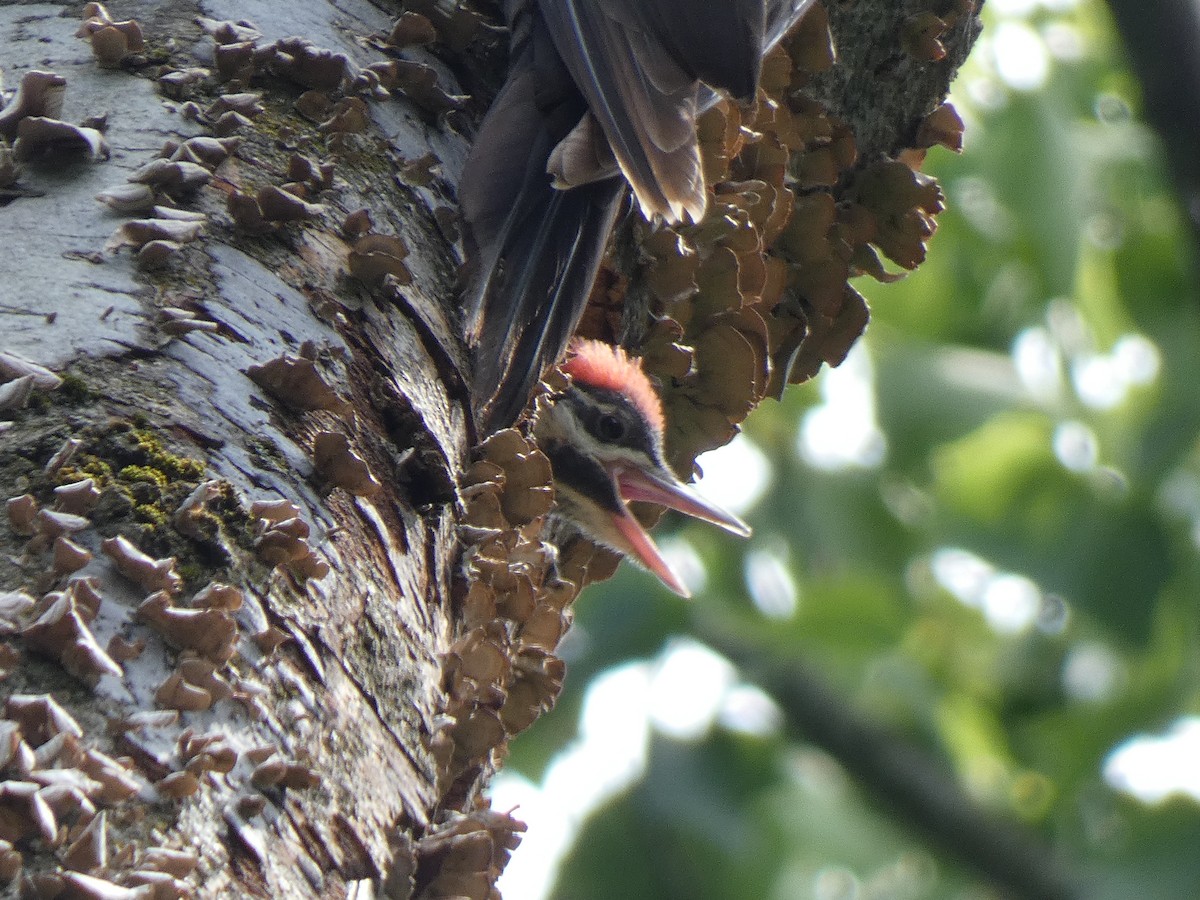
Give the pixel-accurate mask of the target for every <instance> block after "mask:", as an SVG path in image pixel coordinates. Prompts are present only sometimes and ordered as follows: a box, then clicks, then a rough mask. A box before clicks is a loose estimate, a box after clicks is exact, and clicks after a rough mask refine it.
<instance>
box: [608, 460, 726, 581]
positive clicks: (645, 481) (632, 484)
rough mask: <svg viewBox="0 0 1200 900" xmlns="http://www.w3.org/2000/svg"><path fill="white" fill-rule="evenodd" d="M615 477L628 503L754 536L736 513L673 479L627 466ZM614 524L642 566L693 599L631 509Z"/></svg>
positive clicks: (617, 469) (615, 472)
mask: <svg viewBox="0 0 1200 900" xmlns="http://www.w3.org/2000/svg"><path fill="white" fill-rule="evenodd" d="M612 475H613V478H614V479H615V481H616V483H617V491H618V492H619V493H620V495H621V499H622V500H624V501H625V502H626V503H629V502H632V501H643V502H646V503H657V504H658V505H660V506H666V507H668V508H669V509H674V510H678V511H679V512H681V513H683V514H684V515H687V516H691V517H693V518H696V519H703V520H704V521H706V522H712V523H713V524H714V525H719V526H720V527H722V528H724V529H725V530H726V531H730V532H732V533H733V534H736V535H738V537H749V536H750V526H749V525H747V524H746V523H745V522H743V521H742V520H741V519H739V518H738V517H737V516H735V515H733V513H730V512H727V511H726V510H723V509H721V507H719V506H717V505H716V504H715V503H711V502H710V501H708V500H705V499H704V498H703V497H701V496H700V495H699V494H697V493H696V492H695V491H694V490H692V489H691V488H690V487H688V486H687V485H686V484H684V483H683V482H681V481H678V480H676V479H675V478H673V477H664V476H663V475H658V474H656V473H653V472H646V471H643V470H642V469H632V468H626V467H624V466H614V467H613V469H612ZM613 524H614V525H615V526H616V528H617V530H618V531H619V532H620V533H621V535H622V536H623V537H624V538H625V539H626V540H627V541H628V542H629V545H630V547H631V549H632V550H633V552H634V555H636V556H637V558H638V560H639V561H640V562H641V563H642V565H644V566H645V567H646V568H647V569H649V570H650V571H651V572H653V573H654V574H655V575H657V576H658V578H659V580H661V581H662V583H663V584H665V585H666V586H667V587H669V588H670V589H671V590H672V591H674V592H675V593H676V594H678V595H679V596H680V597H690V596H691V595H692V594H691V591H689V590H688V589H687V586H686V585H685V584H684V583H683V580H682V579H681V578H680V577H679V576H678V575H677V574H676V573H675V572H674V570H672V569H671V567H670V566H669V565H668V564H667V561H666V560H665V559H663V556H662V552H661V551H660V550H659V549H658V547H657V545H655V543H654V540H653V539H652V538H651V537H650V535H649V534H647V533H646V529H644V528H643V527H642V526H641V523H640V522H638V520H637V519H636V518H634V516H633V514H632V513H630V512H629V510H628V509H625V510H623V511H622V512H621V513H614V514H613Z"/></svg>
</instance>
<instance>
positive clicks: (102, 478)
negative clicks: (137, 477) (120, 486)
mask: <svg viewBox="0 0 1200 900" xmlns="http://www.w3.org/2000/svg"><path fill="white" fill-rule="evenodd" d="M112 477H113V473H112V466H110V465H109V464H108V463H106V462H105V461H104V460H102V459H101V458H100V457H98V456H93V455H92V454H90V453H85V454H83V455H82V456H76V458H75V460H74V464H73V465H68V466H63V467H62V468H61V469H59V470H58V475H57V476H56V477H55V481H56V482H57V483H58V484H71V483H72V482H75V481H82V480H83V479H85V478H91V479H93V480H95V482H96V487H98V488H100V489H101V490H103V489H104V488H106V487H108V485H109V483H110V482H111V481H112Z"/></svg>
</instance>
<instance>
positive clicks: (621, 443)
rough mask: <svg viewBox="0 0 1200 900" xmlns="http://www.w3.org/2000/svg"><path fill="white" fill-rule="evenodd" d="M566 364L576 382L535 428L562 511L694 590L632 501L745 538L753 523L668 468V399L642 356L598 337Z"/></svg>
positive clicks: (666, 578) (575, 349)
mask: <svg viewBox="0 0 1200 900" xmlns="http://www.w3.org/2000/svg"><path fill="white" fill-rule="evenodd" d="M562 369H563V371H564V372H565V373H566V374H567V375H569V376H570V377H571V384H570V386H569V387H568V388H567V389H566V390H565V391H564V392H562V393H561V394H559V395H557V397H555V398H554V399H553V401H552V402H551V403H550V404H548V405H546V406H544V407H542V408H541V410H540V411H539V413H538V417H537V421H536V423H535V425H534V435H535V437H536V438H537V442H538V445H539V446H540V447H541V449H542V452H543V453H545V454H546V456H547V457H549V459H550V464H551V466H552V467H553V469H554V485H555V497H556V501H557V513H558V515H559V516H560V517H561V518H563V519H566V520H568V521H569V522H570V523H571V524H573V525H574V526H575V527H576V528H578V530H579V531H581V532H583V533H584V534H585V535H587V536H588V537H589V538H591V539H592V540H594V541H596V542H597V543H599V544H603V545H604V546H606V547H609V548H610V549H612V550H615V551H617V552H618V553H621V554H623V555H625V556H629V557H632V558H633V559H634V560H635V561H636V562H638V563H640V564H641V565H643V566H645V567H646V568H647V569H649V570H650V571H651V572H653V573H654V574H655V575H657V576H658V577H659V578H660V579H661V580H662V582H663V584H665V585H666V586H667V587H669V588H670V589H671V590H673V591H674V592H675V593H677V594H679V595H680V596H682V597H687V596H689V592H688V589H687V587H686V586H684V584H683V582H682V581H681V580H680V578H679V576H678V575H676V574H675V573H674V572H673V571H672V570H671V567H670V566H668V565H667V562H666V560H664V559H663V557H662V554H661V553H660V552H659V550H658V547H656V546H655V544H654V541H653V540H652V539H651V538H650V535H649V534H647V533H646V530H645V529H644V528H643V527H642V526H641V524H640V523H639V522H638V520H637V519H636V518H634V516H633V514H632V513H631V512H630V511H629V508H628V507H627V506H626V503H628V502H630V501H634V500H639V501H644V502H648V503H657V504H660V505H662V506H667V507H670V508H671V509H676V510H679V512H681V513H684V514H685V515H689V516H694V517H696V518H698V519H704V520H705V521H708V522H712V523H714V524H716V525H720V526H721V527H722V528H724V529H726V530H728V531H731V532H733V533H734V534H736V535H739V536H741V537H748V536H749V535H750V529H749V527H747V526H746V524H745V523H744V522H742V521H741V520H740V519H738V518H737V517H736V516H734V515H732V514H731V513H728V512H726V511H725V510H723V509H721V508H720V507H718V506H715V505H714V504H712V503H710V502H709V501H707V500H705V499H704V498H703V497H701V496H700V495H699V494H697V493H696V492H695V491H693V490H692V489H691V488H690V487H688V486H687V485H686V484H684V483H683V482H682V481H680V480H679V478H678V477H676V475H675V473H674V472H672V471H671V469H670V468H669V467H668V466H667V464H666V462H665V461H664V460H663V411H662V402H661V401H660V400H659V397H658V394H657V393H656V392H655V390H654V388H653V386H652V385H651V384H650V379H648V378H647V377H646V374H645V373H644V372H643V371H642V367H641V365H640V363H639V362H638V361H637V360H636V359H631V358H630V357H628V356H626V355H625V351H623V350H621V349H619V348H614V347H611V346H609V345H608V344H604V343H601V342H599V341H575V342H574V343H573V344H572V345H571V349H570V351H569V356H568V359H567V361H566V362H565V363H564V364H563V366H562Z"/></svg>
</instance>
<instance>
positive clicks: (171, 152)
mask: <svg viewBox="0 0 1200 900" xmlns="http://www.w3.org/2000/svg"><path fill="white" fill-rule="evenodd" d="M381 5H384V6H386V4H381ZM908 5H909V6H911V7H912V8H911V9H897V8H896V5H895V4H891V3H885V2H878V3H867V2H836V3H830V4H829V19H830V22H831V26H832V31H833V34H834V39H835V42H836V43H837V45H838V47H839V52H840V53H841V58H842V62H841V63H839V64H838V65H835V66H833V67H832V68H830V62H831V61H830V59H829V58H828V55H827V50H828V37H827V33H826V31H825V24H824V18H823V14H818V15H817V16H815V17H813V18H811V19H810V21H809V22H808V23H806V25H805V26H804V27H803V28H802V31H803V32H804V36H803V37H802V38H801V39H799V40H798V41H796V42H794V43H793V45H792V49H791V56H790V57H789V56H788V55H786V54H778V55H777V56H776V57H774V58H773V59H774V62H773V63H772V64H771V65H770V66H768V68H767V72H768V76H769V77H770V79H771V83H767V81H768V79H764V87H766V89H767V90H768V91H770V92H773V94H774V96H775V97H776V100H775V101H774V105H773V104H772V103H771V102H767V101H765V100H764V101H762V102H760V103H759V104H758V106H757V107H756V108H755V109H736V108H733V107H729V106H725V107H722V108H720V109H718V110H717V111H716V112H715V113H714V114H712V115H710V117H709V118H708V119H707V120H706V128H707V132H708V133H707V134H706V135H705V141H706V143H705V151H706V154H707V156H706V159H707V161H708V163H709V164H710V165H709V168H710V175H712V176H713V180H715V181H723V182H724V184H723V186H722V187H721V188H720V189H719V191H718V197H719V198H720V200H721V202H720V203H717V204H715V213H714V219H713V220H712V223H711V224H710V225H702V226H699V227H697V228H695V229H691V230H684V229H681V230H678V231H671V230H660V231H657V232H654V233H651V232H650V231H649V230H648V229H647V228H646V227H645V225H644V223H643V224H639V223H637V222H635V221H633V219H632V218H629V219H628V220H627V221H626V224H624V225H623V226H622V228H621V232H620V234H619V235H618V236H617V240H616V242H615V247H616V250H615V252H614V254H613V259H612V264H611V266H610V267H609V270H608V271H607V273H606V275H605V276H604V277H603V278H602V281H601V288H603V289H604V290H601V291H598V292H597V294H596V296H595V297H594V298H593V299H594V300H595V301H596V304H595V307H594V315H591V316H589V319H588V322H587V323H586V326H585V327H587V328H588V329H590V330H591V331H592V332H593V333H600V334H605V335H610V336H611V335H612V334H614V333H616V332H618V331H619V332H621V333H622V334H624V335H625V337H626V340H627V341H630V342H633V343H634V344H636V345H644V346H645V348H646V349H647V351H648V359H649V360H650V364H651V365H652V366H656V367H657V369H656V371H657V372H658V373H659V375H660V377H661V379H662V380H663V383H664V391H665V392H666V394H667V399H668V408H669V413H670V414H671V415H672V416H673V417H674V421H673V428H672V432H671V450H672V455H673V458H674V459H675V461H676V464H677V465H678V466H679V467H680V468H681V469H682V470H684V471H686V470H687V467H688V466H689V465H690V462H691V459H692V458H693V457H694V455H695V454H696V453H697V452H699V451H701V450H703V449H706V448H707V447H709V446H713V445H715V444H717V443H720V442H723V441H724V440H727V439H728V437H729V436H731V435H732V433H733V432H734V431H735V430H736V426H737V423H738V421H740V419H741V418H742V417H744V415H745V414H746V412H748V411H749V409H750V408H751V407H752V406H753V404H754V403H756V402H757V401H758V400H760V399H761V398H762V397H763V396H765V395H766V394H767V393H768V392H777V391H779V390H781V389H782V387H783V385H784V383H786V382H787V381H789V380H790V381H796V380H800V379H802V378H803V377H807V376H808V375H809V374H811V373H812V372H814V371H815V370H816V368H817V366H819V363H820V361H822V360H825V361H829V362H836V361H838V360H839V359H840V358H841V356H842V355H844V353H845V351H846V350H847V349H848V347H849V345H850V343H852V341H853V339H854V338H855V337H856V336H857V334H858V333H859V332H860V331H861V329H862V327H863V325H865V307H864V306H863V304H862V301H861V298H859V297H858V295H857V294H856V293H854V292H853V291H852V289H850V288H848V286H846V284H845V279H846V277H847V276H849V275H852V274H857V273H858V272H862V271H869V272H872V273H874V274H877V275H883V272H882V267H881V265H880V264H879V258H878V256H877V255H876V254H875V252H874V250H873V249H872V246H873V247H876V248H879V249H881V250H882V251H883V252H884V254H885V255H888V256H889V257H890V258H892V259H893V260H894V261H895V262H897V263H898V264H900V265H902V266H907V267H911V266H912V265H915V264H916V262H917V261H919V257H920V256H921V255H923V252H924V251H923V242H924V239H925V238H927V237H928V234H929V233H931V230H932V229H931V221H930V215H931V214H932V212H934V211H935V210H934V207H935V206H937V205H938V204H939V203H940V196H939V195H937V194H936V187H934V188H933V189H932V192H931V190H930V188H929V185H927V184H926V183H925V182H924V181H922V180H921V179H920V178H919V177H918V176H915V175H914V174H913V168H912V166H914V165H915V162H914V158H913V157H912V156H911V155H910V157H909V158H908V162H909V163H910V165H909V166H900V168H901V169H902V170H903V172H898V171H897V170H896V169H895V168H894V167H895V166H898V165H900V164H899V163H894V162H891V159H892V157H897V156H898V155H899V154H900V151H901V149H902V148H904V147H909V146H913V145H919V146H928V145H929V144H930V143H932V142H934V141H935V140H939V139H941V140H943V141H944V142H948V143H953V140H954V134H953V132H954V125H953V121H952V119H953V117H952V115H951V116H947V115H946V114H945V113H944V112H943V113H939V114H936V115H935V116H934V117H931V118H930V119H929V120H926V119H925V117H926V116H928V115H929V114H930V112H931V111H933V110H934V109H935V107H937V106H938V104H939V103H940V101H941V99H942V98H943V97H944V93H945V90H946V87H947V85H948V83H949V79H950V77H951V75H952V73H953V71H954V69H955V68H956V66H957V64H958V63H959V62H961V59H962V57H963V56H964V55H965V52H966V49H967V47H968V46H969V44H970V41H971V39H972V38H973V36H974V33H975V30H976V23H975V21H974V19H973V17H972V13H971V11H970V9H969V8H968V5H967V4H960V6H959V7H955V8H953V9H951V8H950V6H949V5H947V7H946V8H945V9H935V10H933V11H929V10H926V9H924V8H923V7H922V6H921V4H918V3H915V2H914V3H910V4H908ZM481 6H482V4H481ZM400 12H401V11H400V10H399V9H386V10H385V9H380V8H378V7H377V6H374V5H372V4H370V3H367V2H357V0H348V2H341V3H338V4H333V3H326V2H324V0H310V2H307V3H304V4H288V5H281V4H277V3H268V2H251V3H238V4H232V3H224V2H220V0H217V2H211V3H206V4H204V5H203V6H202V7H201V6H199V5H196V4H191V3H181V2H160V3H152V2H139V3H132V2H131V3H123V4H122V5H121V6H120V7H119V8H118V7H114V8H113V9H111V10H109V11H107V12H106V11H105V10H103V9H97V8H96V5H95V4H89V7H88V8H86V9H85V10H83V15H82V17H81V16H80V15H79V10H78V8H77V7H76V6H71V7H68V8H66V9H65V10H63V11H62V13H61V14H60V13H59V11H58V10H57V9H53V10H52V8H51V7H48V6H46V5H45V4H39V5H28V6H26V5H23V4H20V3H18V4H7V5H0V61H2V63H3V65H4V67H5V69H6V71H5V75H6V76H7V78H8V79H9V83H8V86H9V88H10V89H11V88H13V87H15V86H16V85H17V83H18V82H20V83H21V85H22V91H21V92H20V94H19V96H18V97H17V98H15V99H13V100H12V102H11V103H10V104H9V105H8V106H7V107H5V109H4V110H3V112H0V136H2V137H3V138H4V139H5V142H4V143H3V144H0V203H2V204H3V205H2V206H0V229H2V232H0V233H2V234H3V235H4V237H5V241H6V250H7V252H6V253H5V254H4V257H3V259H2V261H0V354H2V355H0V496H2V497H5V498H12V499H10V500H9V501H8V515H7V518H6V519H0V546H2V550H3V553H0V634H3V635H4V640H3V641H2V642H0V669H2V674H3V676H4V677H3V681H2V682H0V699H3V702H4V710H3V716H4V718H3V719H0V765H2V766H3V770H2V775H3V778H4V779H6V780H5V781H4V782H3V785H0V841H2V842H3V843H0V879H5V880H6V883H7V880H9V879H12V883H13V884H14V885H20V887H21V889H22V890H23V891H24V892H25V893H26V894H27V895H29V896H35V897H36V896H60V895H61V896H80V897H91V896H154V897H174V896H186V895H193V894H194V895H198V896H204V897H221V896H229V897H248V896H263V897H305V896H314V897H315V896H340V895H343V894H346V895H353V896H370V895H372V893H373V892H381V893H383V894H385V895H386V896H390V897H408V896H412V895H414V894H415V895H418V896H432V897H440V896H466V897H479V898H484V897H488V896H489V894H494V887H493V885H494V882H495V878H496V876H497V875H498V873H499V871H500V869H501V868H502V867H503V864H504V861H505V859H506V855H507V850H508V848H510V847H512V846H515V843H516V837H517V835H516V833H517V832H519V830H520V827H521V826H520V824H519V823H518V822H516V821H515V820H513V819H512V818H510V817H509V816H507V815H505V814H497V813H493V812H491V811H490V810H489V809H488V808H487V805H486V802H485V801H484V800H482V799H481V795H480V791H481V789H482V787H483V786H484V785H485V783H486V779H487V777H488V776H489V775H490V774H491V772H492V771H493V770H494V768H495V766H496V765H498V764H499V763H500V761H501V760H502V758H503V752H504V746H505V744H506V742H507V740H508V737H509V736H510V735H511V734H514V733H516V732H517V731H519V730H520V729H522V728H524V727H526V726H527V725H528V724H529V723H530V722H532V721H533V719H534V718H535V717H536V716H537V715H538V714H540V713H541V712H542V711H544V710H545V709H548V708H549V707H550V706H551V705H552V704H553V700H554V697H555V696H556V694H557V692H558V689H559V688H560V687H561V678H562V666H561V662H560V661H558V660H557V659H556V657H555V656H554V653H553V651H554V648H555V645H556V644H557V642H558V639H559V638H560V637H561V636H562V633H563V631H564V630H565V629H566V627H567V626H568V624H569V618H570V609H569V607H570V602H571V601H572V600H573V598H574V594H575V593H576V585H577V584H583V583H585V582H586V581H587V580H589V579H591V578H596V577H603V576H604V575H605V574H607V573H608V572H610V571H611V567H612V565H613V563H614V561H613V560H612V559H611V558H610V557H608V556H607V555H605V554H602V553H597V552H595V551H594V550H593V548H591V547H588V546H583V545H579V544H576V545H574V546H569V547H566V548H561V552H560V553H559V556H558V563H557V566H556V567H551V566H550V565H549V563H550V559H551V555H552V554H551V551H550V550H549V548H548V547H547V546H546V545H544V544H543V543H542V542H541V535H540V531H541V520H542V517H543V516H544V514H545V513H546V511H547V509H548V508H549V505H550V502H551V497H552V489H551V488H550V486H549V469H548V466H547V465H546V463H545V460H544V458H542V457H541V455H540V454H538V453H537V452H536V451H535V450H534V448H533V447H532V445H531V444H530V443H529V442H528V440H527V439H526V438H525V437H524V436H523V435H522V434H520V433H518V432H515V431H509V432H503V433H501V434H499V435H497V436H493V437H492V438H490V439H489V440H487V441H486V442H485V443H484V444H483V445H482V446H481V447H475V448H473V445H474V444H475V443H476V440H477V436H476V435H475V434H474V429H473V426H472V424H471V422H472V416H471V410H470V408H469V400H468V392H467V391H466V389H465V385H466V379H467V377H468V374H469V373H468V372H467V371H466V370H465V364H464V355H463V351H462V347H461V344H460V341H459V339H458V336H457V334H456V324H455V323H456V319H455V296H456V290H455V278H456V270H457V266H458V263H459V262H460V261H461V260H460V259H459V251H458V249H457V248H458V246H459V244H458V235H457V220H456V211H455V201H454V195H455V191H454V185H455V184H456V182H457V180H458V176H459V172H460V169H461V164H462V160H463V158H464V156H465V151H466V148H467V146H468V138H467V137H466V136H465V135H466V134H467V133H469V131H470V130H471V128H470V123H471V122H472V121H473V120H477V118H478V116H479V114H480V113H481V112H482V109H483V108H484V105H485V104H484V102H482V101H476V100H472V99H470V98H468V97H466V96H464V93H465V92H466V91H469V92H471V93H472V94H479V95H481V96H484V95H490V94H492V93H494V91H495V90H496V89H497V88H498V86H499V79H500V78H501V77H502V74H503V46H504V38H503V34H501V33H499V32H497V30H496V29H495V28H494V27H492V26H493V25H494V24H495V23H494V21H492V20H485V19H483V18H481V17H480V16H479V15H478V14H477V13H475V12H473V11H472V10H470V9H467V8H459V7H456V6H455V5H454V4H452V3H449V2H442V0H422V2H411V3H409V4H408V11H407V12H404V14H403V15H402V17H401V18H400V19H399V20H398V21H397V20H396V19H395V18H394V16H395V15H397V14H399V13H400ZM488 12H490V13H492V14H494V13H495V10H494V8H493V9H489V10H488ZM935 12H936V13H940V14H941V18H939V17H938V16H935V15H934V13H935ZM109 13H111V15H112V17H111V18H109ZM222 16H230V17H238V18H239V24H234V23H232V22H222V21H219V20H220V19H221V17H222ZM206 17H207V18H206ZM241 17H245V19H242V18H241ZM128 20H136V22H137V23H140V27H139V26H138V25H131V24H129V21H128ZM81 22H82V23H83V25H82V27H80V23H81ZM247 22H253V23H254V24H253V26H250V25H248V24H246V23H247ZM489 22H491V24H488V23H489ZM939 23H940V24H939ZM77 28H80V35H79V36H77V35H76V29H77ZM294 34H300V35H302V36H303V39H297V38H288V37H287V36H288V35H294ZM939 36H940V40H941V41H942V42H944V45H945V46H943V44H942V43H940V42H939ZM89 44H90V45H91V47H90V48H89ZM947 50H948V51H949V55H948V56H947ZM806 69H807V71H808V72H810V73H812V74H811V76H810V75H806V74H805V70H806ZM36 72H52V73H55V75H56V76H60V77H58V78H55V77H52V76H50V75H37V74H33V75H31V74H29V73H36ZM822 72H823V73H824V74H820V73H822ZM864 76H867V77H864ZM63 79H65V105H62V106H61V108H60V105H59V104H60V103H61V101H62V100H63V99H64V95H63V93H62V91H63V86H62V84H61V81H62V80H63ZM805 85H806V86H807V92H806V93H805V94H800V93H798V88H800V87H801V86H805ZM809 97H813V98H816V100H819V101H820V103H821V104H823V106H821V105H818V104H817V103H816V102H814V101H813V100H810V99H808V98H809ZM789 98H790V99H789ZM49 120H64V121H65V122H67V123H73V124H79V123H82V124H83V126H84V127H82V128H72V127H71V126H66V125H61V124H57V125H56V124H53V123H51V122H50V121H49ZM923 120H924V121H926V126H925V131H920V129H921V123H922V121H923ZM929 122H933V124H934V125H938V123H941V125H942V126H943V127H942V129H941V131H937V129H935V131H937V134H935V136H934V137H930V136H929V135H930V133H931V132H929V124H928V123H929ZM947 122H948V123H949V124H948V125H947ZM739 126H745V128H740V127H739ZM751 131H753V132H755V133H757V134H759V135H764V136H763V137H760V138H759V139H758V140H757V142H754V141H750V142H748V141H747V137H748V133H749V132H751ZM919 132H920V133H919ZM938 135H940V137H939V136H938ZM743 145H745V147H746V149H745V152H743V153H742V155H741V156H740V157H737V158H734V157H736V154H737V152H738V151H739V150H741V149H742V147H743ZM855 149H857V153H856V152H855ZM788 152H791V153H792V154H793V155H794V157H795V160H794V162H793V171H795V172H797V173H798V174H796V175H795V176H792V175H786V176H785V165H784V163H785V162H786V160H787V154H788ZM97 196H99V197H100V198H101V199H102V200H103V201H104V202H98V201H97V199H96V198H97ZM797 196H798V197H799V199H796V197H797ZM729 221H732V222H734V223H735V227H734V228H732V230H730V229H727V228H724V223H725V222H729ZM855 228H857V229H858V230H857V231H855V230H854V229H855ZM748 237H749V238H751V240H749V241H747V238H748ZM727 275H731V276H732V277H726V276H727ZM616 296H619V297H621V298H622V299H623V300H624V311H623V312H622V311H621V310H618V309H616V308H615V306H614V303H613V298H614V297H616ZM652 322H653V324H651V323H652ZM722 354H728V355H731V356H732V358H734V359H736V361H737V363H736V367H735V369H736V374H737V376H738V377H737V378H736V379H732V381H736V382H737V384H736V387H735V388H730V387H729V386H728V383H729V382H730V381H731V379H729V378H727V377H726V368H720V369H719V371H720V372H721V377H719V378H713V377H711V372H713V371H716V370H714V369H712V368H711V366H713V365H717V366H724V365H725V363H724V359H725V358H726V357H725V356H723V355H722ZM706 367H710V368H706ZM730 371H733V370H732V369H731V370H730ZM550 568H554V569H555V571H556V574H555V575H550V574H548V569H550ZM106 884H107V885H122V886H125V887H127V888H130V889H131V890H132V889H137V888H138V886H142V887H143V888H144V890H142V891H141V893H137V892H136V890H134V892H132V893H129V894H118V893H104V892H105V891H106V890H110V889H111V888H109V887H106Z"/></svg>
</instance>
